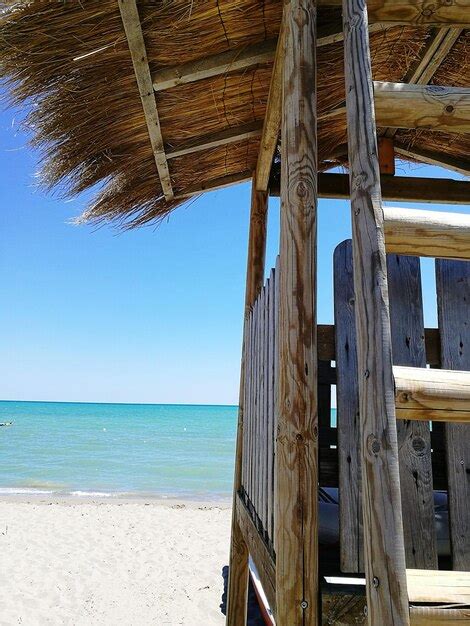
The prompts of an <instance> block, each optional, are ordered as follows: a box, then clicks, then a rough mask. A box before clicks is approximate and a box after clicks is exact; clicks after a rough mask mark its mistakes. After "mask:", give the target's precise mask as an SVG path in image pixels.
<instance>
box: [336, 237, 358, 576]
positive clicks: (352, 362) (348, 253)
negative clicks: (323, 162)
mask: <svg viewBox="0 0 470 626" xmlns="http://www.w3.org/2000/svg"><path fill="white" fill-rule="evenodd" d="M333 263H334V310H335V331H336V354H335V357H334V358H336V371H337V377H338V379H337V385H336V402H337V412H336V415H337V424H338V425H337V428H338V471H339V475H338V482H339V493H340V498H339V532H340V569H341V571H342V572H363V571H364V545H363V534H362V504H361V461H360V439H361V433H360V423H359V389H358V376H357V350H356V325H355V321H354V300H355V299H354V277H353V257H352V242H351V240H347V241H344V242H343V243H341V244H340V245H339V246H338V247H337V248H336V250H335V253H334V261H333Z"/></svg>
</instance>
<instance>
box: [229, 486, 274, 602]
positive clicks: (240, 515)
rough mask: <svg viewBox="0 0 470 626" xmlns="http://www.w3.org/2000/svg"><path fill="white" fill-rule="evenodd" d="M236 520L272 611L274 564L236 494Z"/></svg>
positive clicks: (246, 510)
mask: <svg viewBox="0 0 470 626" xmlns="http://www.w3.org/2000/svg"><path fill="white" fill-rule="evenodd" d="M235 514H236V518H237V522H238V524H239V526H240V528H241V530H242V533H243V536H244V537H245V538H246V542H247V544H248V548H249V550H250V554H251V557H252V559H253V561H254V563H255V565H256V569H257V570H258V574H259V576H260V580H261V584H262V586H263V590H264V592H265V594H266V597H267V599H268V602H269V606H270V608H271V609H272V611H273V612H274V611H275V608H276V592H275V581H276V574H275V564H274V560H273V558H272V555H271V554H270V553H269V550H268V549H267V547H266V544H265V543H264V541H263V540H262V538H261V536H260V534H259V532H258V530H257V528H256V526H255V524H254V523H253V520H252V518H251V516H250V513H249V511H248V509H247V508H246V506H245V504H244V503H243V500H242V499H241V498H240V497H239V496H237V498H236V504H235Z"/></svg>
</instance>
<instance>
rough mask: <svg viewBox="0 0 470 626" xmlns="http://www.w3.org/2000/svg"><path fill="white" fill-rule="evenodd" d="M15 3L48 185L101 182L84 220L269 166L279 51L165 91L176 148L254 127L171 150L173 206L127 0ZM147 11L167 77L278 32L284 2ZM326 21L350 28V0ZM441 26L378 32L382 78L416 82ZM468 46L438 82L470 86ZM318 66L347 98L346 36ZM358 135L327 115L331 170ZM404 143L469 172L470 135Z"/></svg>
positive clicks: (19, 81)
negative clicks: (143, 93)
mask: <svg viewBox="0 0 470 626" xmlns="http://www.w3.org/2000/svg"><path fill="white" fill-rule="evenodd" d="M8 7H9V8H6V9H4V11H3V13H2V14H0V64H1V73H2V75H3V77H4V79H5V80H6V82H7V84H8V87H9V93H10V96H11V100H12V101H13V102H14V103H16V104H18V103H19V104H23V103H25V102H28V101H29V102H31V103H32V104H33V106H32V108H31V109H30V111H31V112H30V113H29V115H28V116H27V119H26V123H27V125H28V126H29V127H31V128H32V129H33V133H34V139H33V143H34V145H35V146H36V147H39V148H40V149H41V150H42V153H43V159H42V172H41V174H42V180H43V181H44V184H45V185H46V186H47V187H54V186H56V185H58V184H59V183H61V184H62V186H64V184H65V189H66V190H67V193H69V194H75V193H79V192H81V191H83V190H85V189H88V188H90V187H92V186H93V185H95V184H97V183H100V184H101V185H100V191H99V192H98V196H97V198H96V201H95V202H94V203H93V204H92V206H90V207H89V209H88V210H87V212H86V213H85V215H84V219H86V220H90V221H93V222H101V221H109V220H117V221H118V222H120V223H121V224H122V223H124V224H127V225H129V224H131V225H140V224H144V223H147V222H150V221H155V220H158V219H160V218H162V217H164V216H165V215H167V214H168V212H169V211H171V210H172V209H173V208H174V207H175V206H177V205H178V204H179V203H181V202H182V201H184V199H181V198H182V197H183V196H184V195H185V194H186V193H188V192H191V191H194V190H195V189H197V188H198V186H200V187H201V188H204V187H206V186H210V185H211V182H212V181H214V180H216V179H219V178H221V177H225V176H232V177H233V180H235V181H236V180H241V179H243V178H247V177H248V176H249V175H250V172H252V171H253V170H254V168H255V167H256V161H257V155H258V149H259V144H260V132H259V131H260V129H261V126H262V122H263V119H264V116H265V112H266V105H267V100H268V91H269V84H270V78H271V73H272V67H273V61H272V59H265V60H263V61H262V62H261V63H258V64H257V65H254V66H251V67H245V68H243V69H241V70H238V71H230V69H228V71H225V72H224V73H223V74H221V75H218V76H213V77H209V78H205V79H203V80H199V81H196V82H191V83H188V84H180V85H178V86H175V87H171V88H168V89H164V90H161V91H157V92H156V93H155V102H156V107H157V110H158V114H159V118H160V125H161V132H162V136H163V142H164V150H165V152H166V153H167V154H170V153H171V152H175V151H177V150H179V149H180V148H182V147H183V148H184V147H185V146H186V147H187V146H188V144H190V143H191V142H193V143H197V142H198V141H199V140H201V139H204V138H205V137H207V136H209V135H211V134H212V133H220V132H224V131H227V133H228V134H233V132H232V131H233V130H234V129H237V128H239V127H240V128H241V129H248V130H251V133H250V132H249V133H247V136H246V137H245V138H243V139H241V140H240V141H235V142H231V143H227V144H226V145H220V146H218V147H209V148H207V149H204V150H200V151H197V152H193V153H190V154H186V155H183V156H177V157H176V158H168V168H169V172H170V179H171V186H172V189H173V192H174V194H175V198H176V199H174V200H172V201H170V202H167V201H166V200H165V198H164V195H163V192H162V185H161V183H160V179H159V176H158V173H157V168H156V162H155V156H154V153H153V151H152V146H151V143H150V140H149V132H148V127H147V123H146V118H145V116H144V112H143V107H142V102H141V99H140V96H139V91H138V88H137V82H136V75H135V72H134V67H133V64H132V60H131V55H130V51H129V45H128V40H127V38H126V33H125V30H124V26H123V21H122V18H121V14H120V9H119V5H118V2H117V0H66V1H64V0H56V1H53V0H24V1H19V2H9V3H8ZM138 9H139V14H140V20H141V26H142V32H143V37H144V42H145V47H146V52H147V58H148V62H149V68H150V73H151V76H152V77H155V76H156V75H157V73H158V72H160V71H161V70H162V69H164V68H167V67H174V66H179V65H182V64H184V63H188V62H191V61H194V60H197V59H201V58H204V57H208V56H210V55H216V54H220V53H223V52H226V51H228V50H239V51H241V52H242V51H243V50H246V49H247V48H248V47H249V46H252V45H253V44H256V43H259V42H263V41H267V42H271V41H275V39H276V38H277V36H278V32H279V28H280V22H281V12H282V2H281V0H141V1H139V2H138ZM318 22H319V28H320V27H321V28H327V27H330V26H331V27H332V28H333V27H334V25H338V26H339V28H341V17H340V12H339V9H332V8H320V10H319V20H318ZM433 36H434V33H433V31H432V30H431V29H426V28H424V27H421V28H412V27H408V26H406V27H403V26H397V27H393V28H389V29H387V30H385V29H383V30H379V31H377V32H374V33H373V34H371V51H372V62H373V72H374V78H375V79H376V80H387V81H395V82H400V81H405V82H406V80H408V79H409V77H410V75H411V74H412V73H413V71H414V69H415V68H416V66H417V64H418V63H419V60H420V59H421V57H422V56H423V54H424V53H425V51H426V49H427V46H429V42H430V41H431V40H432V37H433ZM469 44H470V38H469V33H468V32H465V31H462V33H461V34H460V36H459V37H458V38H457V40H456V43H455V45H453V47H452V49H451V50H450V53H449V54H448V56H447V58H445V59H444V61H443V62H442V63H441V65H440V67H438V68H437V71H436V73H435V74H434V77H433V78H432V82H436V83H437V84H441V85H453V86H464V85H468V84H470V55H469ZM318 72H319V76H318V89H319V91H318V105H319V111H320V114H321V115H322V114H325V113H328V112H331V111H332V110H334V109H335V108H337V107H339V106H342V105H343V103H344V75H343V47H342V44H341V43H333V44H330V45H325V46H322V47H321V48H319V50H318ZM152 97H153V94H152ZM345 142H346V127H345V119H344V117H341V116H340V117H335V118H334V119H330V120H323V121H320V124H319V152H320V163H321V167H322V169H327V168H329V167H331V166H332V165H334V164H337V163H343V162H344V160H345V156H344V154H341V150H338V146H342V145H344V144H345ZM395 142H396V145H397V147H402V148H403V149H404V150H406V151H411V152H412V153H413V154H418V155H419V154H420V153H426V154H427V153H434V152H435V153H441V154H444V155H447V156H448V157H449V159H450V160H451V161H455V162H458V163H463V164H464V167H466V166H467V165H468V170H470V157H469V155H470V139H469V138H468V136H467V137H466V136H464V135H458V134H454V135H447V134H445V133H431V132H429V131H415V130H413V131H409V130H407V131H398V132H397V133H396V135H395ZM410 158H414V157H413V156H411V157H410ZM178 198H180V199H178Z"/></svg>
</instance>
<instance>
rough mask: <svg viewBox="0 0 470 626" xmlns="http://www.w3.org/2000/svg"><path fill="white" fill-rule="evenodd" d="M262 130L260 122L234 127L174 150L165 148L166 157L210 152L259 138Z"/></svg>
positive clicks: (205, 136)
mask: <svg viewBox="0 0 470 626" xmlns="http://www.w3.org/2000/svg"><path fill="white" fill-rule="evenodd" d="M262 128H263V123H262V122H251V123H249V124H243V125H242V126H235V127H233V128H228V129H225V130H222V131H218V132H216V133H210V134H208V135H204V136H202V137H199V138H197V139H195V140H194V141H191V142H187V143H185V144H183V145H181V146H178V148H176V149H175V150H171V149H168V148H167V153H166V156H167V159H176V158H177V157H180V156H185V155H187V154H193V153H194V152H202V151H203V150H210V149H211V148H218V147H219V146H225V145H228V144H231V143H237V142H239V141H245V140H246V139H252V138H255V137H259V136H260V135H261V130H262Z"/></svg>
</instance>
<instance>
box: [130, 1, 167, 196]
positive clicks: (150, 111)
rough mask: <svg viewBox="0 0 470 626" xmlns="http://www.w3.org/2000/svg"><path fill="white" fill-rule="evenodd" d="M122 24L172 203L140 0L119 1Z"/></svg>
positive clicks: (162, 183)
mask: <svg viewBox="0 0 470 626" xmlns="http://www.w3.org/2000/svg"><path fill="white" fill-rule="evenodd" d="M119 10H120V11H121V18H122V23H123V25H124V30H125V32H126V37H127V43H128V45H129V50H130V53H131V58H132V65H133V66H134V72H135V77H136V80H137V85H138V87H139V94H140V99H141V101H142V107H143V109H144V115H145V121H146V122H147V128H148V133H149V137H150V143H151V144H152V150H153V154H154V157H155V163H156V166H157V171H158V175H159V177H160V183H161V185H162V190H163V193H164V195H165V200H166V201H167V202H168V201H170V200H172V199H173V197H174V194H173V188H172V185H171V179H170V171H169V169H168V162H167V159H166V155H165V150H164V147H163V137H162V129H161V127H160V119H159V117H158V111H157V103H156V101H155V94H154V92H153V88H152V78H151V76H150V69H149V64H148V60H147V51H146V49H145V42H144V36H143V33H142V26H141V24H140V17H139V11H138V9H137V4H136V0H119Z"/></svg>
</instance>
